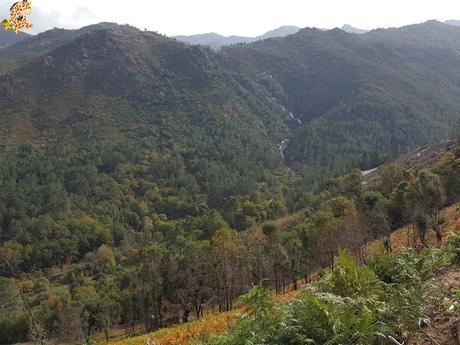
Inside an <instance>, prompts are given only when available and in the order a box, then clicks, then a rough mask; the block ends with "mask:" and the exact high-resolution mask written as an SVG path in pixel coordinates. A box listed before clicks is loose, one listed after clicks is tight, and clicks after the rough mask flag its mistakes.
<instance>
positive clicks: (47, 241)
mask: <svg viewBox="0 0 460 345" xmlns="http://www.w3.org/2000/svg"><path fill="white" fill-rule="evenodd" d="M112 149H113V151H111V149H110V148H108V147H104V146H101V147H100V148H99V150H97V151H89V150H88V151H87V152H84V151H81V152H80V153H79V155H77V156H72V155H71V154H67V155H65V157H66V158H65V160H64V159H63V158H57V157H64V155H56V152H53V151H50V152H43V151H40V150H38V151H35V150H34V149H33V148H32V147H30V146H22V147H21V148H20V149H18V150H17V152H15V153H9V154H8V155H7V158H5V159H4V161H3V162H4V163H3V164H2V167H1V185H2V198H1V202H0V205H1V207H0V210H1V220H2V222H1V228H2V234H1V235H2V242H3V245H2V247H1V250H0V253H1V256H2V260H1V262H2V267H1V270H2V272H3V273H2V274H3V278H2V280H1V283H2V293H3V295H2V299H1V308H2V313H1V315H4V316H7V315H8V316H7V317H6V318H5V317H4V318H2V319H1V320H0V329H1V333H2V334H4V335H5V336H4V337H3V338H2V342H3V343H4V344H9V343H13V342H19V341H25V340H27V339H28V338H29V337H30V336H32V337H33V336H35V337H39V338H40V337H45V336H46V337H52V338H58V339H61V340H72V341H75V340H79V339H84V338H85V337H88V336H90V335H92V334H93V333H94V332H102V331H106V332H109V329H111V328H113V327H117V326H118V325H124V326H125V327H126V329H127V332H129V330H130V327H133V328H132V329H134V326H137V325H139V324H142V325H143V327H144V329H145V331H150V330H153V329H156V328H159V327H162V326H166V325H168V324H171V323H175V322H178V321H179V320H181V321H183V322H186V321H187V319H188V318H189V316H190V317H191V316H192V315H193V317H197V318H200V317H202V316H203V312H204V310H205V309H212V308H214V307H215V308H218V310H220V311H225V310H229V309H230V308H232V307H233V304H234V301H235V300H236V299H237V297H238V296H240V295H242V294H244V293H245V292H247V291H248V290H249V289H250V287H251V286H253V285H254V284H258V283H259V282H261V281H262V280H264V279H268V283H266V284H268V286H270V287H272V288H273V289H274V290H276V291H279V292H281V291H283V290H284V289H285V288H286V287H287V286H288V285H290V284H294V286H296V284H297V281H298V279H301V278H302V277H304V278H308V275H309V274H310V273H311V272H313V271H315V270H317V269H318V268H321V267H327V266H329V267H332V266H333V264H334V257H335V256H336V255H337V253H338V252H337V251H338V248H339V247H341V248H347V249H348V250H350V252H351V253H353V254H354V255H355V256H356V257H357V258H363V255H364V254H363V252H362V250H363V248H364V244H365V243H367V242H368V241H370V240H372V239H376V238H379V239H386V240H385V243H386V246H387V249H388V250H390V248H391V243H389V242H388V238H389V237H388V235H389V234H390V232H391V231H392V230H394V229H397V228H399V227H400V226H402V225H404V224H407V223H410V222H411V223H412V222H413V223H414V224H416V229H417V234H418V235H417V236H418V237H419V239H420V240H421V242H422V243H425V238H426V234H427V232H429V231H434V232H435V233H436V234H438V235H439V234H440V232H441V228H442V226H443V220H442V219H441V218H440V217H439V212H440V210H441V208H443V207H444V206H445V205H447V204H450V203H452V202H454V201H457V200H458V197H459V196H460V184H459V181H460V179H459V177H460V176H459V174H460V149H459V150H456V151H455V152H449V153H447V154H445V155H444V156H443V157H442V159H441V160H440V161H439V163H438V164H437V165H436V166H434V167H433V168H432V169H430V170H421V171H418V172H408V171H406V170H404V169H403V168H401V167H398V166H396V165H394V164H389V165H386V166H383V167H381V168H380V170H379V173H380V176H381V178H380V179H379V182H378V183H377V184H375V185H370V186H365V185H363V184H362V175H361V172H360V171H356V172H352V173H350V174H348V175H346V176H343V177H340V178H338V179H336V180H334V181H331V182H330V183H329V184H328V185H327V186H326V187H325V188H324V190H323V191H322V192H321V193H319V194H312V193H311V192H308V191H307V190H304V191H301V190H299V189H297V188H295V192H294V191H292V192H290V193H289V194H288V196H289V198H287V199H286V201H285V199H283V197H282V196H283V193H282V192H281V191H280V193H279V194H278V195H279V197H278V198H276V197H274V196H275V195H276V194H271V193H265V190H264V189H265V188H269V187H268V186H263V187H261V189H260V190H254V191H252V192H251V193H249V194H247V195H246V196H243V197H234V196H231V197H228V198H224V199H222V200H223V201H222V203H220V204H216V205H213V206H210V205H209V204H208V202H207V198H206V194H200V193H199V191H200V185H201V183H200V181H194V180H193V179H192V176H191V175H187V172H186V171H187V168H186V167H185V166H184V165H183V162H182V163H181V162H180V160H177V159H174V157H170V158H169V159H167V158H164V157H163V159H162V157H149V156H147V155H146V154H145V153H142V152H140V151H138V150H131V149H130V148H127V147H123V148H118V149H114V148H112ZM122 152H124V154H125V155H122V154H121V153H122ZM147 152H148V151H147ZM116 153H117V154H116ZM127 156H129V157H130V158H129V162H128V161H127V158H126V157H127ZM134 157H137V158H136V159H134ZM158 160H160V161H161V163H162V164H159V161H158ZM160 166H161V167H162V169H160V168H159V167H160ZM168 166H169V167H168ZM180 181H182V182H180ZM223 183H225V182H223ZM180 184H183V188H178V186H179V185H180ZM172 186H175V187H174V188H173V187H172ZM269 186H270V187H271V188H272V190H275V189H276V188H282V187H281V185H276V184H274V183H272V184H271V185H269ZM269 198H271V199H269ZM288 209H290V210H292V211H295V210H302V212H303V213H304V214H305V217H304V220H303V221H302V222H301V223H300V224H298V225H296V226H295V227H294V228H292V229H291V230H290V231H285V230H282V229H279V228H278V227H277V225H276V223H275V222H272V221H270V220H271V219H276V218H278V217H280V216H282V215H283V214H285V213H286V212H287V210H288ZM438 238H439V237H438ZM439 239H440V238H439ZM12 277H15V278H16V279H17V280H16V281H17V284H19V285H18V286H15V285H14V280H11V279H9V278H12ZM20 293H21V294H23V295H25V296H26V298H27V300H28V304H29V305H30V308H31V309H32V311H33V315H34V320H35V321H34V322H36V323H37V324H39V325H40V327H39V328H38V329H39V330H40V332H41V333H40V332H38V333H39V334H36V333H37V331H36V327H35V326H34V324H31V320H30V317H29V316H28V314H27V312H26V310H24V307H23V303H22V301H21V296H20ZM190 314H192V315H190Z"/></svg>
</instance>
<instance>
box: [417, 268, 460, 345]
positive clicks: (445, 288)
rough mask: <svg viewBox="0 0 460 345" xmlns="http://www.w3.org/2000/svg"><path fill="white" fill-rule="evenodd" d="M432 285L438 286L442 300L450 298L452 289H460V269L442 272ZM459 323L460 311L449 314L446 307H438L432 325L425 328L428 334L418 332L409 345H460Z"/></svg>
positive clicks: (434, 311)
mask: <svg viewBox="0 0 460 345" xmlns="http://www.w3.org/2000/svg"><path fill="white" fill-rule="evenodd" d="M430 283H432V284H433V285H434V286H436V290H438V293H439V294H440V296H439V297H440V298H443V297H450V296H451V291H452V289H459V288H460V268H458V267H457V268H453V269H449V270H447V271H445V272H442V273H441V274H440V275H438V276H436V277H435V278H433V279H432V280H431V281H430ZM459 322H460V312H459V310H456V311H453V312H449V311H446V307H444V306H436V307H435V309H434V310H433V315H431V323H430V324H429V325H428V326H426V327H424V328H423V330H424V332H425V333H426V334H423V332H418V333H417V334H415V335H414V337H413V338H412V339H411V340H410V341H409V342H408V345H437V344H438V345H460V344H459V343H458V341H457V330H456V328H457V324H458V323H459ZM427 335H428V336H427ZM430 338H431V339H430Z"/></svg>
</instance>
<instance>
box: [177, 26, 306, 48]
mask: <svg viewBox="0 0 460 345" xmlns="http://www.w3.org/2000/svg"><path fill="white" fill-rule="evenodd" d="M299 30H300V28H299V27H297V26H281V27H279V28H277V29H274V30H270V31H268V32H266V33H265V34H263V35H260V36H257V37H244V36H223V35H219V34H217V33H215V32H211V33H205V34H197V35H190V36H185V35H182V36H176V37H175V38H176V39H177V40H178V41H182V42H185V43H189V44H200V45H204V46H209V47H211V48H213V49H219V48H221V47H223V46H229V45H232V44H237V43H251V42H255V41H260V40H264V39H267V38H273V37H285V36H288V35H292V34H294V33H296V32H298V31H299Z"/></svg>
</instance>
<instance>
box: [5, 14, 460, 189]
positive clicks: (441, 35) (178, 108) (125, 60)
mask: <svg viewBox="0 0 460 345" xmlns="http://www.w3.org/2000/svg"><path fill="white" fill-rule="evenodd" d="M285 30H287V31H285V32H291V31H292V30H294V28H292V27H291V28H287V29H285ZM278 32H279V31H278ZM271 35H273V33H271V34H268V36H271ZM459 52H460V28H457V27H455V26H451V25H446V24H443V23H440V22H436V21H429V22H426V23H423V24H417V25H411V26H407V27H402V28H399V29H379V30H373V31H370V32H367V33H364V34H354V33H347V32H345V31H344V30H341V29H334V30H329V31H324V30H319V29H312V28H305V29H301V30H299V31H298V32H296V33H294V34H290V35H288V36H285V37H274V38H270V39H265V40H259V41H256V42H253V43H248V44H245V45H236V46H231V47H223V48H222V49H221V50H220V51H218V52H215V51H213V50H211V49H209V48H206V47H203V46H197V45H188V44H184V43H181V42H178V41H177V39H173V38H169V37H166V36H162V35H158V34H156V33H153V32H143V31H140V30H138V29H136V28H133V27H130V26H120V25H116V24H111V23H101V24H97V25H92V26H89V27H85V28H82V29H80V30H62V29H55V30H51V31H47V32H44V33H41V34H39V35H37V36H34V37H29V38H27V39H25V40H23V41H22V42H19V43H17V44H15V45H12V46H10V47H7V48H3V49H1V50H0V67H2V68H0V70H2V71H3V72H2V74H3V75H2V76H1V77H0V88H1V90H2V94H3V97H2V98H1V99H0V109H1V111H0V118H1V121H2V128H1V129H0V143H1V144H3V145H4V146H5V147H6V148H8V147H15V146H16V145H18V144H22V143H24V142H30V143H34V144H40V145H46V144H49V143H55V142H73V143H75V145H83V144H85V145H87V144H89V143H92V142H98V141H103V142H107V143H120V142H124V141H126V140H128V141H132V142H139V141H142V140H148V141H149V142H151V143H152V144H153V145H155V146H156V147H159V148H166V147H168V145H174V146H175V147H178V148H180V149H178V154H179V155H181V156H182V157H183V158H184V159H185V160H186V161H188V160H189V159H192V158H187V157H193V155H197V156H203V157H206V160H207V161H208V162H209V164H217V165H219V166H220V168H219V169H221V168H223V167H225V169H231V170H232V169H234V171H237V173H236V176H239V178H241V177H242V176H243V175H245V176H246V177H247V178H248V181H249V180H251V181H256V180H258V179H259V178H260V174H259V173H258V172H256V171H257V169H258V168H257V167H262V170H260V171H265V169H267V170H269V171H277V169H278V170H280V171H281V170H282V169H284V168H285V167H286V166H289V167H291V168H295V169H296V170H297V171H304V173H305V169H306V171H307V175H308V174H311V175H312V176H318V175H322V174H323V173H324V172H326V171H327V172H336V173H339V172H344V171H346V170H347V169H350V168H351V167H359V168H362V169H366V168H372V167H373V166H374V165H376V164H380V163H381V162H382V161H384V160H385V159H388V158H390V157H394V156H395V155H397V154H399V153H400V152H403V151H406V150H408V149H411V148H414V147H416V146H420V145H424V144H427V143H429V142H433V141H436V140H439V139H441V138H443V137H446V136H447V135H448V134H449V131H450V130H451V128H452V126H453V125H454V124H455V123H456V121H457V120H458V118H459V115H458V114H459V111H460V97H459V95H460V57H459V56H460V55H459ZM11 61H14V63H12V62H11ZM4 66H8V67H4ZM282 141H283V142H284V143H283V145H280V143H281V142H282ZM280 147H282V151H283V152H282V155H280V153H279V152H278V150H279V149H280ZM229 157H232V158H229ZM283 158H284V159H283ZM216 162H218V163H216ZM248 166H253V167H254V168H255V171H252V172H250V173H248V172H247V169H246V168H247V167H248ZM216 174H217V175H216V176H218V173H216ZM216 178H218V177H216ZM313 179H314V178H313ZM203 181H204V179H203Z"/></svg>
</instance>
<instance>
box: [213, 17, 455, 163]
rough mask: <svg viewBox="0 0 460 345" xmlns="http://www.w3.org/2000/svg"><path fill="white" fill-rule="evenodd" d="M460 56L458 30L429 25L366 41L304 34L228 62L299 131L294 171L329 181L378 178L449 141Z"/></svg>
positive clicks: (245, 49)
mask: <svg viewBox="0 0 460 345" xmlns="http://www.w3.org/2000/svg"><path fill="white" fill-rule="evenodd" d="M459 49H460V29H459V28H456V27H453V26H448V25H444V24H442V23H439V22H427V23H424V24H420V25H413V26H408V27H403V28H400V29H387V30H374V31H371V32H369V33H366V34H362V35H355V34H349V33H346V32H344V31H343V30H340V29H334V30H330V31H321V30H317V29H310V28H306V29H302V30H301V31H300V32H298V33H296V34H294V35H291V36H288V37H285V38H277V39H272V40H268V41H261V42H256V43H253V44H251V45H246V46H235V47H225V48H223V52H222V54H224V56H225V61H226V63H227V64H230V65H231V66H232V68H233V69H236V70H238V71H239V72H240V73H243V74H245V75H252V77H253V78H256V79H258V80H259V82H260V83H261V84H263V85H265V87H266V88H267V89H268V90H270V91H271V92H272V94H273V96H274V97H275V98H276V99H278V100H279V101H280V103H282V104H283V106H284V108H285V109H286V110H287V113H288V114H289V113H290V116H292V117H293V118H296V119H299V121H300V123H302V125H301V126H299V128H298V129H297V130H294V131H293V134H292V136H291V137H290V138H289V139H290V142H289V145H288V147H287V148H286V149H285V156H286V160H287V162H288V164H291V165H297V166H303V165H307V166H308V167H309V170H311V169H313V170H314V169H316V168H318V169H325V170H326V171H331V170H337V169H338V170H346V169H347V167H349V166H350V165H349V162H353V163H352V166H358V167H360V168H363V169H367V168H373V167H374V166H376V165H377V164H378V163H379V162H380V163H381V161H382V160H385V159H387V158H386V157H385V155H390V156H392V155H395V154H397V152H402V151H405V150H407V149H409V148H413V147H418V146H422V145H424V144H427V143H429V142H432V141H434V140H437V139H439V138H442V137H445V136H446V135H448V133H449V131H450V128H452V126H453V125H454V124H455V122H456V121H457V120H458V118H459V115H458V111H459V110H460V101H459V97H458V96H459V95H460V57H459V54H458V52H459ZM387 157H388V156H387Z"/></svg>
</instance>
